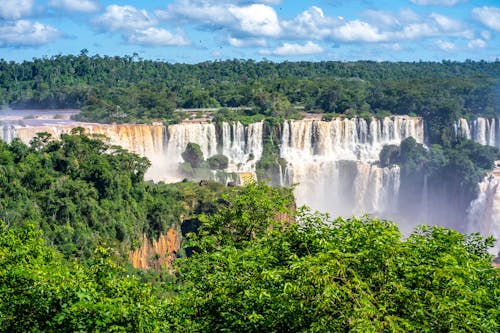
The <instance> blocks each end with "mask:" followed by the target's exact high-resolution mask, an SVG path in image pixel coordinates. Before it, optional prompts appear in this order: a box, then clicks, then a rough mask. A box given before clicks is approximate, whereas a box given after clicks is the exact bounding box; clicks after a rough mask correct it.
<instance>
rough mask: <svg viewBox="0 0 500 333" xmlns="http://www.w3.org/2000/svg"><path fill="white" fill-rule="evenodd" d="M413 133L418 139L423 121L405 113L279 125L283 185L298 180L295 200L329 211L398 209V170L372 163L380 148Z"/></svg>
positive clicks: (376, 158)
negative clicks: (284, 166) (284, 169)
mask: <svg viewBox="0 0 500 333" xmlns="http://www.w3.org/2000/svg"><path fill="white" fill-rule="evenodd" d="M408 136H413V137H414V138H415V140H416V141H417V142H420V143H423V141H424V132H423V121H422V119H420V118H411V117H405V116H394V117H390V118H389V117H387V118H384V119H375V118H373V119H370V120H365V119H362V118H353V119H347V118H336V119H333V120H332V121H319V120H314V119H304V120H298V121H289V122H286V123H285V124H284V125H283V127H282V140H281V145H282V146H281V157H282V158H284V159H285V160H286V161H287V162H288V166H287V171H288V174H289V178H288V183H289V184H298V186H297V187H296V191H295V194H296V197H297V201H298V202H299V203H300V204H308V205H310V206H311V207H312V208H314V209H317V210H321V211H328V212H330V213H332V214H334V215H344V216H348V215H352V214H361V213H383V214H384V215H387V214H390V213H391V212H394V211H395V210H396V209H397V197H398V190H399V168H398V167H396V166H394V167H388V168H381V167H379V166H378V165H377V164H376V163H375V162H376V161H377V160H378V156H379V153H380V151H381V150H382V148H383V146H384V145H386V144H399V143H400V142H401V140H402V139H404V138H406V137H408Z"/></svg>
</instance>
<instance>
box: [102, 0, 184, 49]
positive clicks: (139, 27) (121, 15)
mask: <svg viewBox="0 0 500 333" xmlns="http://www.w3.org/2000/svg"><path fill="white" fill-rule="evenodd" d="M93 23H94V24H95V26H96V27H97V28H99V29H101V30H102V31H105V32H117V33H120V34H121V35H122V37H123V38H124V39H125V40H126V41H127V42H128V43H130V44H138V45H145V46H169V45H176V46H184V45H190V44H191V42H190V41H189V39H187V38H186V37H185V36H184V35H183V34H182V33H181V32H179V33H177V34H173V33H171V32H170V31H168V30H165V29H162V28H158V27H157V25H158V24H159V22H158V20H157V19H156V18H155V17H154V16H152V15H150V14H149V13H148V12H147V11H146V10H144V9H137V8H135V7H132V6H118V5H110V6H108V7H106V11H105V12H104V14H102V15H100V16H98V17H96V18H95V19H94V20H93Z"/></svg>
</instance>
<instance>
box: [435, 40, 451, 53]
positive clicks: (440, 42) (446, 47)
mask: <svg viewBox="0 0 500 333" xmlns="http://www.w3.org/2000/svg"><path fill="white" fill-rule="evenodd" d="M436 46H437V47H438V48H440V49H441V50H443V51H446V52H449V51H453V50H455V44H453V43H451V42H447V41H444V40H438V41H437V42H436Z"/></svg>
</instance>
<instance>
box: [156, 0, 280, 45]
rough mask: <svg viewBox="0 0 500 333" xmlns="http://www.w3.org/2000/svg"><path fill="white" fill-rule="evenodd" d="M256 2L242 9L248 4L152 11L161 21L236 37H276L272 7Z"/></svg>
mask: <svg viewBox="0 0 500 333" xmlns="http://www.w3.org/2000/svg"><path fill="white" fill-rule="evenodd" d="M240 2H241V3H242V4H241V5H240V4H239V3H240ZM260 2H261V3H258V4H250V5H244V3H248V1H228V0H225V1H207V0H178V1H176V2H174V3H173V4H169V5H167V9H166V10H158V11H156V15H157V17H158V18H160V19H164V20H171V21H175V22H179V21H181V22H185V23H189V24H195V25H199V26H203V27H208V28H210V29H215V30H218V29H225V30H226V31H229V32H230V33H231V34H232V35H238V36H239V37H242V36H245V35H247V36H248V35H249V36H256V37H257V36H260V37H277V36H278V35H280V34H281V26H280V22H279V19H278V15H277V14H276V11H275V10H274V9H273V8H272V7H270V6H268V5H266V4H264V3H262V1H260ZM264 2H266V1H264ZM266 3H277V2H276V1H267V2H266Z"/></svg>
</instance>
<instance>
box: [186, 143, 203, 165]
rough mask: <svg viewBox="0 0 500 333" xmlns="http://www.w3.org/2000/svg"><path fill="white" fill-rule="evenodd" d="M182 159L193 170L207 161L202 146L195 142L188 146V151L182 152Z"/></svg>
mask: <svg viewBox="0 0 500 333" xmlns="http://www.w3.org/2000/svg"><path fill="white" fill-rule="evenodd" d="M182 158H183V159H184V161H185V162H186V163H189V164H190V165H191V167H192V168H198V167H199V166H200V165H201V164H202V163H203V161H204V160H205V159H204V157H203V152H202V151H201V148H200V145H199V144H197V143H193V142H189V143H188V144H187V146H186V149H185V150H184V152H182Z"/></svg>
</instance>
